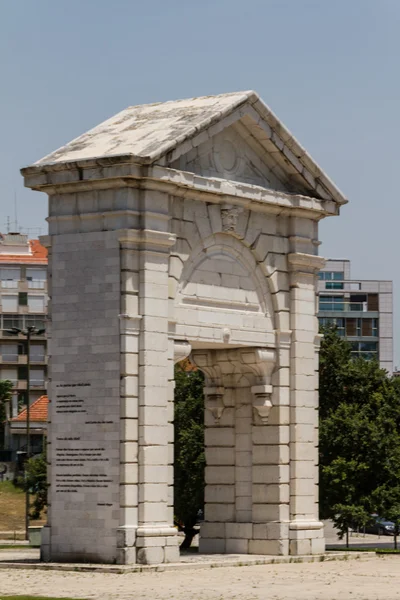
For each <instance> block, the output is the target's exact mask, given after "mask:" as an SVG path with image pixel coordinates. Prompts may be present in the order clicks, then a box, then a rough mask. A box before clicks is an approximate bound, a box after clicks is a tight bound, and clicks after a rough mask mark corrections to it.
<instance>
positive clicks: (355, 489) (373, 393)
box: [320, 328, 400, 535]
mask: <svg viewBox="0 0 400 600" xmlns="http://www.w3.org/2000/svg"><path fill="white" fill-rule="evenodd" d="M323 333H324V338H323V340H322V344H321V354H320V509H321V516H322V518H331V519H333V521H334V523H335V525H336V526H337V527H338V529H339V531H340V532H341V534H342V535H343V534H344V533H345V532H346V531H347V529H348V527H349V526H354V525H358V526H360V527H362V526H363V525H365V524H366V523H367V522H368V521H369V520H370V519H371V514H372V513H378V514H379V515H380V516H381V517H384V518H387V519H388V520H392V521H394V522H395V523H398V524H399V525H400V485H399V482H400V394H399V386H398V384H397V383H395V382H394V381H393V380H392V379H391V378H389V377H388V375H387V373H386V371H384V370H383V369H380V367H379V365H378V363H377V362H376V361H366V360H364V359H361V358H357V359H352V358H351V355H350V346H349V344H348V343H347V342H346V341H344V340H343V339H341V338H340V337H339V336H338V334H337V332H336V331H335V330H334V329H332V328H331V329H328V330H325V331H324V332H323Z"/></svg>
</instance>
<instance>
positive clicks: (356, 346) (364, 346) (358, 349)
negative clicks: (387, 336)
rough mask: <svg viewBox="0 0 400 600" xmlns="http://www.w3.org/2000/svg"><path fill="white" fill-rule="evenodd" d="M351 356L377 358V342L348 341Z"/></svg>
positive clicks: (367, 358)
mask: <svg viewBox="0 0 400 600" xmlns="http://www.w3.org/2000/svg"><path fill="white" fill-rule="evenodd" d="M350 344H351V354H352V356H358V357H361V358H365V359H366V360H372V359H378V342H350Z"/></svg>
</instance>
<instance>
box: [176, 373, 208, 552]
mask: <svg viewBox="0 0 400 600" xmlns="http://www.w3.org/2000/svg"><path fill="white" fill-rule="evenodd" d="M186 364H187V363H186ZM203 386H204V377H203V374H202V373H201V372H200V371H196V370H186V369H185V368H184V367H182V365H181V364H178V365H176V367H175V415H174V419H175V446H174V511H175V522H176V523H177V525H178V527H179V529H180V530H181V531H183V532H184V533H185V539H184V541H183V542H182V545H181V547H182V548H189V547H190V545H191V543H192V540H193V537H194V536H195V535H196V533H197V531H196V529H195V525H196V523H197V520H198V515H199V511H201V510H203V507H204V465H205V459H204V394H203Z"/></svg>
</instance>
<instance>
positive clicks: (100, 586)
mask: <svg viewBox="0 0 400 600" xmlns="http://www.w3.org/2000/svg"><path fill="white" fill-rule="evenodd" d="M399 561H400V557H397V556H387V557H373V558H368V559H366V560H350V561H345V562H343V561H334V562H322V563H311V564H307V563H304V564H296V563H294V564H282V565H263V566H249V567H235V568H231V567H226V568H223V569H208V570H197V571H196V570H187V571H176V572H164V573H153V572H151V573H126V574H124V575H115V574H109V573H74V572H59V571H28V570H0V593H1V594H4V595H8V594H32V595H42V594H43V595H48V596H59V597H61V596H64V597H65V596H70V597H72V598H88V599H95V600H171V599H174V600H265V599H268V600H338V599H340V600H350V599H351V600H396V599H400V583H399V581H398V579H399V578H398V575H397V574H398V573H399V565H400V563H399Z"/></svg>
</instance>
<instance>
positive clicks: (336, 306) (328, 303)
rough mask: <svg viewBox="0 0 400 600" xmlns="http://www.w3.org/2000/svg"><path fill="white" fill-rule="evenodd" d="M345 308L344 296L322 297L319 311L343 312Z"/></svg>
mask: <svg viewBox="0 0 400 600" xmlns="http://www.w3.org/2000/svg"><path fill="white" fill-rule="evenodd" d="M344 307H345V302H344V297H343V296H320V297H319V310H320V311H331V312H332V311H336V310H340V311H343V310H344Z"/></svg>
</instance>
